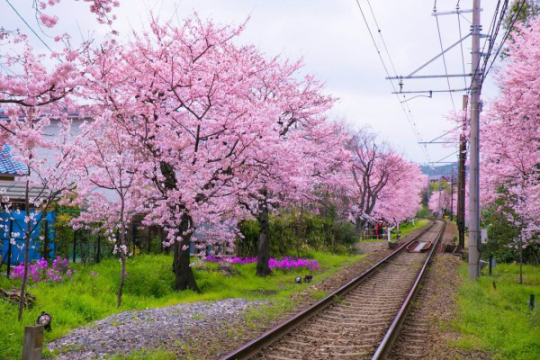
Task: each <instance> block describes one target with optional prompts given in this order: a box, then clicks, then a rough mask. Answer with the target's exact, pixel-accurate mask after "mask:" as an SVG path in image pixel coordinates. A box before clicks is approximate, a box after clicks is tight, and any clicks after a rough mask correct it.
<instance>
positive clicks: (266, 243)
mask: <svg viewBox="0 0 540 360" xmlns="http://www.w3.org/2000/svg"><path fill="white" fill-rule="evenodd" d="M258 221H259V246H258V249H257V256H258V261H257V276H262V277H265V276H267V275H270V272H271V271H270V265H269V264H268V262H269V261H270V223H269V215H268V203H267V202H266V199H264V200H261V201H260V202H259V216H258Z"/></svg>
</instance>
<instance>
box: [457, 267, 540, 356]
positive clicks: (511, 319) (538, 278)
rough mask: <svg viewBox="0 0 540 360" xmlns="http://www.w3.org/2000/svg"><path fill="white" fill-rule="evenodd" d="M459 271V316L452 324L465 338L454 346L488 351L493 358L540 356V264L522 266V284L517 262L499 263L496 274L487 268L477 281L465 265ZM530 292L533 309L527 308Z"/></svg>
mask: <svg viewBox="0 0 540 360" xmlns="http://www.w3.org/2000/svg"><path fill="white" fill-rule="evenodd" d="M460 272H461V274H460V275H461V277H462V278H463V282H462V285H461V286H460V289H459V300H458V303H459V308H460V314H459V315H460V316H459V318H458V320H457V321H455V323H454V324H453V327H454V328H455V329H457V330H458V331H459V332H460V333H461V334H462V337H461V339H460V340H458V341H456V342H455V344H453V345H454V346H457V347H459V348H462V349H465V350H481V351H485V352H488V353H490V354H492V356H493V358H494V359H522V360H525V359H531V360H533V359H539V358H540V306H539V304H538V299H539V298H540V267H534V266H524V267H523V273H524V275H523V285H519V266H518V265H515V264H508V265H507V264H504V265H499V266H497V267H496V268H495V269H494V271H493V276H487V275H486V273H485V271H484V274H483V275H484V276H482V277H480V279H479V280H478V281H472V280H469V279H468V274H467V265H466V264H464V265H463V266H462V267H461V268H460ZM493 282H495V284H496V289H495V288H494V287H493ZM530 294H535V297H536V299H537V306H536V309H535V310H534V311H530V310H529V307H528V301H529V296H530Z"/></svg>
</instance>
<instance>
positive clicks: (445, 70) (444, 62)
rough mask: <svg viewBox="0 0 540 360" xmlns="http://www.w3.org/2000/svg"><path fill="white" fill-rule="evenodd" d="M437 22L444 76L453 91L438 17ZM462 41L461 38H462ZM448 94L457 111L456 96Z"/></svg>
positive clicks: (434, 11)
mask: <svg viewBox="0 0 540 360" xmlns="http://www.w3.org/2000/svg"><path fill="white" fill-rule="evenodd" d="M436 12H437V0H435V4H434V6H433V13H436ZM435 22H436V24H437V34H438V35H439V45H440V46H441V53H442V60H443V65H444V74H445V75H446V84H447V85H448V90H452V86H451V85H450V78H449V76H448V66H447V65H446V55H445V52H444V46H443V43H442V36H441V27H440V25H439V17H438V16H435ZM460 39H461V36H460ZM461 43H462V42H461ZM463 74H465V71H463ZM448 94H449V95H450V100H451V102H452V108H453V109H454V111H456V103H455V102H454V95H452V91H448Z"/></svg>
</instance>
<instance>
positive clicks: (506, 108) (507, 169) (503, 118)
mask: <svg viewBox="0 0 540 360" xmlns="http://www.w3.org/2000/svg"><path fill="white" fill-rule="evenodd" d="M529 25H530V26H529V27H521V28H520V29H519V35H517V36H515V37H514V39H513V40H514V41H513V43H512V44H510V45H509V50H508V58H509V59H510V62H509V63H508V64H507V66H506V68H505V69H504V72H503V73H502V74H501V75H500V79H499V86H500V90H501V94H500V96H499V98H498V99H496V100H495V101H494V103H493V104H492V105H491V107H490V110H489V111H488V112H487V114H486V116H485V117H484V124H483V133H482V139H483V143H482V150H483V151H482V165H483V166H482V175H483V176H482V180H483V182H482V187H481V190H482V195H483V196H482V198H483V200H484V202H485V203H490V202H493V201H494V200H496V199H497V198H503V197H504V199H505V205H506V206H505V207H504V208H505V209H509V210H508V211H507V212H506V213H505V214H506V216H507V218H508V219H509V220H510V221H511V222H512V223H513V224H515V226H517V227H518V228H519V229H520V239H518V240H517V243H518V246H519V247H520V250H521V249H522V247H523V246H527V244H530V243H538V231H539V230H540V220H539V219H540V195H539V194H540V167H539V164H540V150H539V149H540V126H538V124H539V123H540V113H539V112H538V93H539V91H540V82H539V81H538V74H540V63H539V62H538V58H540V19H538V18H536V19H534V20H531V22H530V24H529ZM501 188H502V189H504V191H499V190H500V189H501ZM501 210H503V211H504V209H502V208H501ZM520 254H521V251H520Z"/></svg>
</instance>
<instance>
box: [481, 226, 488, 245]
mask: <svg viewBox="0 0 540 360" xmlns="http://www.w3.org/2000/svg"><path fill="white" fill-rule="evenodd" d="M480 242H481V243H482V244H487V242H488V233H487V229H480Z"/></svg>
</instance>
